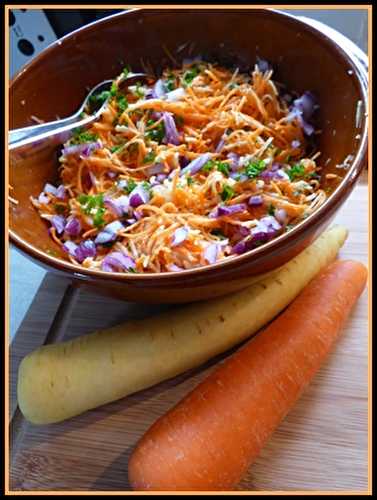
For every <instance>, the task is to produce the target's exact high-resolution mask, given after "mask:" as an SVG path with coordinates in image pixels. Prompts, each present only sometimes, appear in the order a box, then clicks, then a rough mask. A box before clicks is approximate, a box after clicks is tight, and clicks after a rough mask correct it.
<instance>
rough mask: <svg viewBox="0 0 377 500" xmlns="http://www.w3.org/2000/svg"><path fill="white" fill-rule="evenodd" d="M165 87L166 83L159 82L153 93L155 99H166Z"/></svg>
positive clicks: (155, 85)
mask: <svg viewBox="0 0 377 500" xmlns="http://www.w3.org/2000/svg"><path fill="white" fill-rule="evenodd" d="M165 93H166V92H165V86H164V82H163V81H162V80H161V79H159V80H157V82H156V83H155V84H154V87H153V91H152V96H153V98H154V99H162V98H163V97H165Z"/></svg>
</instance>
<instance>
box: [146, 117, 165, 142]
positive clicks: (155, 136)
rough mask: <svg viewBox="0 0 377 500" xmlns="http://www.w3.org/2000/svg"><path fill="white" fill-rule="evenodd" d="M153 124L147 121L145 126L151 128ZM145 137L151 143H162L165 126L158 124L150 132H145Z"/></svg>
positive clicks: (161, 123) (151, 121)
mask: <svg viewBox="0 0 377 500" xmlns="http://www.w3.org/2000/svg"><path fill="white" fill-rule="evenodd" d="M154 123H155V122H154V121H153V120H148V121H147V125H148V126H151V125H153V124H154ZM145 136H146V137H147V138H148V139H150V140H151V141H156V142H158V143H159V144H160V143H161V142H162V140H163V138H164V137H165V126H164V123H163V122H160V123H159V124H158V125H157V127H154V128H152V129H150V130H147V131H146V132H145Z"/></svg>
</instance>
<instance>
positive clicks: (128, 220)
mask: <svg viewBox="0 0 377 500" xmlns="http://www.w3.org/2000/svg"><path fill="white" fill-rule="evenodd" d="M135 222H137V220H136V219H133V218H131V219H126V223H127V224H128V225H129V226H131V225H132V224H135Z"/></svg>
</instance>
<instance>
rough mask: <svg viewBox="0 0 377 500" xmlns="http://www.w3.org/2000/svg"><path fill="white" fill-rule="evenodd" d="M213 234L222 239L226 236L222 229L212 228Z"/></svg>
mask: <svg viewBox="0 0 377 500" xmlns="http://www.w3.org/2000/svg"><path fill="white" fill-rule="evenodd" d="M211 234H213V236H217V237H218V238H220V239H221V240H225V238H226V236H225V234H224V233H223V232H222V231H221V229H212V231H211Z"/></svg>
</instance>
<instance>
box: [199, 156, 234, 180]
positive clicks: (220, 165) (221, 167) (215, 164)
mask: <svg viewBox="0 0 377 500" xmlns="http://www.w3.org/2000/svg"><path fill="white" fill-rule="evenodd" d="M214 168H216V169H217V170H218V171H219V172H221V173H223V174H224V175H226V176H227V177H228V175H229V165H228V163H225V162H222V161H217V160H208V161H207V163H205V164H204V166H203V167H202V172H210V171H211V170H213V169H214Z"/></svg>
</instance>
